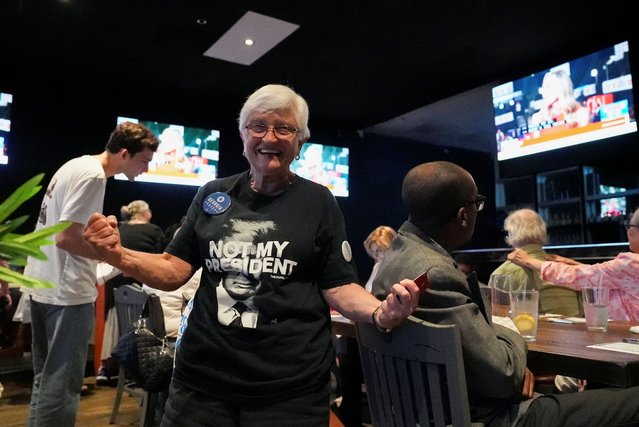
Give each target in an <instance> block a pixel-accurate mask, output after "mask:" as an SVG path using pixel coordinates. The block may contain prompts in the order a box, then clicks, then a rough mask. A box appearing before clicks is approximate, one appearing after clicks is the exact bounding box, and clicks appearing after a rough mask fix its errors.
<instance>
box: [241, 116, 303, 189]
mask: <svg viewBox="0 0 639 427" xmlns="http://www.w3.org/2000/svg"><path fill="white" fill-rule="evenodd" d="M254 124H260V125H263V126H265V127H266V128H267V129H268V130H267V131H266V134H265V135H264V136H262V137H256V136H251V135H250V132H249V130H248V129H244V130H243V131H242V133H241V135H242V141H243V144H244V154H245V156H246V158H247V160H248V162H249V164H250V165H251V170H252V171H253V173H254V174H259V175H262V176H267V175H279V174H283V173H284V172H288V170H289V168H290V166H291V163H292V162H293V159H294V158H295V156H297V155H298V154H299V150H300V147H301V143H300V141H299V139H298V134H297V132H292V133H291V134H290V135H289V136H287V137H282V136H278V135H277V134H276V132H275V129H274V128H275V127H278V126H286V127H289V128H291V129H297V123H295V115H294V114H293V112H291V111H277V112H267V113H252V114H251V115H250V116H249V119H248V122H247V125H248V126H251V125H254Z"/></svg>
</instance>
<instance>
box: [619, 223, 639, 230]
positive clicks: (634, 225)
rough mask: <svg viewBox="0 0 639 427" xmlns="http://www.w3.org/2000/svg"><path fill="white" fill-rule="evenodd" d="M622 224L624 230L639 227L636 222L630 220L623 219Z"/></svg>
mask: <svg viewBox="0 0 639 427" xmlns="http://www.w3.org/2000/svg"><path fill="white" fill-rule="evenodd" d="M623 226H624V227H626V230H628V231H629V230H630V229H631V228H632V227H636V228H639V225H637V224H632V223H631V222H630V221H625V222H624V223H623Z"/></svg>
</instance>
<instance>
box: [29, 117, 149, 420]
mask: <svg viewBox="0 0 639 427" xmlns="http://www.w3.org/2000/svg"><path fill="white" fill-rule="evenodd" d="M158 144H159V141H158V139H157V137H156V136H155V135H154V134H153V133H152V132H151V131H150V130H149V129H148V128H146V127H145V126H143V125H140V124H137V123H129V122H125V123H121V124H120V125H118V126H117V127H116V128H115V130H113V132H112V133H111V136H110V137H109V140H108V142H107V143H106V146H105V149H104V151H103V152H102V153H101V154H97V155H84V156H81V157H77V158H75V159H72V160H69V161H68V162H67V163H65V164H64V165H63V166H62V167H60V169H58V170H57V172H56V173H55V174H54V175H53V177H52V178H51V181H50V182H49V184H48V187H47V191H46V193H45V195H44V199H43V201H42V205H41V208H40V216H39V218H38V222H37V225H36V230H39V229H40V228H43V227H47V226H51V225H54V224H57V223H60V222H65V221H70V222H71V226H69V227H68V228H66V229H65V230H64V231H62V232H60V233H58V234H57V235H56V236H55V245H48V246H43V247H42V251H43V252H44V253H45V254H46V256H47V259H46V260H42V259H35V258H31V257H29V258H28V260H27V265H26V267H25V271H24V274H25V275H26V276H31V277H37V278H39V279H46V280H50V281H51V282H53V283H55V284H56V285H57V286H56V287H55V288H52V289H31V288H24V289H23V292H24V293H25V294H26V293H28V294H30V296H31V303H30V305H31V327H32V352H33V373H34V377H33V391H32V393H31V404H30V411H29V420H28V425H29V426H59V427H62V426H73V425H74V423H75V416H76V411H77V407H78V403H79V401H80V390H81V388H82V382H83V378H84V371H85V367H86V361H87V351H88V348H89V340H90V338H91V334H92V332H93V325H94V322H95V310H94V302H95V300H96V297H97V295H98V291H97V289H96V287H95V284H96V266H97V260H98V259H99V258H100V256H99V254H98V252H96V250H95V249H94V248H93V247H92V246H91V245H90V244H89V243H88V242H87V241H86V240H85V239H84V237H83V234H82V233H83V230H84V226H85V224H86V223H87V220H88V219H89V216H90V215H91V214H92V213H94V212H96V211H97V212H101V211H102V207H103V202H104V193H105V189H106V182H107V178H109V177H111V176H113V175H115V174H118V173H123V174H125V175H126V176H127V178H129V180H134V179H135V177H136V176H137V175H139V174H141V173H143V172H145V171H146V170H147V168H148V164H149V162H150V161H151V159H152V158H153V153H154V152H155V150H156V149H157V147H158ZM25 296H26V295H25Z"/></svg>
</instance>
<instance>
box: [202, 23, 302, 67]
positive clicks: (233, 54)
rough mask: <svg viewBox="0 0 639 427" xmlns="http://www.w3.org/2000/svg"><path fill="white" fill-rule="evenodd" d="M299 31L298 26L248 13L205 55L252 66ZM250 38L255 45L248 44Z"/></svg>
mask: <svg viewBox="0 0 639 427" xmlns="http://www.w3.org/2000/svg"><path fill="white" fill-rule="evenodd" d="M298 28H299V25H297V24H292V23H290V22H286V21H282V20H280V19H276V18H272V17H270V16H266V15H262V14H259V13H255V12H251V11H248V12H246V14H244V16H242V17H241V18H240V20H239V21H237V22H236V23H235V24H234V25H233V26H232V27H231V28H230V29H229V30H228V31H227V32H226V33H224V34H223V35H222V37H220V38H219V39H218V41H216V42H215V43H214V44H213V45H212V46H211V47H210V48H208V49H207V50H206V52H204V56H208V57H210V58H215V59H221V60H223V61H229V62H234V63H236V64H242V65H251V64H252V63H253V62H255V61H256V60H258V59H259V58H260V57H261V56H262V55H264V54H265V53H266V52H268V51H269V50H271V49H273V48H274V47H275V46H276V45H277V44H279V43H280V42H281V41H282V40H284V39H285V38H286V37H288V36H289V35H291V34H292V33H293V31H295V30H297V29H298ZM249 39H250V40H252V41H253V44H252V45H248V44H247V43H246V40H249Z"/></svg>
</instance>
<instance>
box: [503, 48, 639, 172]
mask: <svg viewBox="0 0 639 427" xmlns="http://www.w3.org/2000/svg"><path fill="white" fill-rule="evenodd" d="M493 106H494V109H495V126H496V139H497V159H498V160H507V159H512V158H515V157H521V156H526V155H530V154H535V153H541V152H544V151H549V150H554V149H558V148H563V147H568V146H571V145H577V144H583V143H586V142H591V141H596V140H600V139H604V138H609V137H612V136H618V135H623V134H627V133H631V132H636V131H637V121H636V117H635V108H634V100H633V89H632V76H631V70H630V59H629V45H628V42H627V41H625V42H623V43H618V44H615V45H614V46H611V47H609V48H607V49H603V50H600V51H598V52H595V53H592V54H590V55H587V56H583V57H581V58H577V59H575V60H572V61H568V62H565V63H563V64H559V65H557V66H556V67H552V68H550V69H546V70H542V71H540V72H539V73H534V74H531V75H529V76H526V77H523V78H521V79H518V80H513V81H511V82H508V83H504V84H501V85H499V86H497V87H494V88H493Z"/></svg>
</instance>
